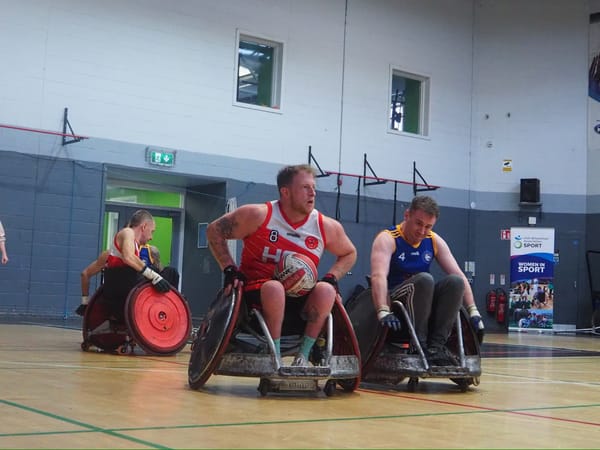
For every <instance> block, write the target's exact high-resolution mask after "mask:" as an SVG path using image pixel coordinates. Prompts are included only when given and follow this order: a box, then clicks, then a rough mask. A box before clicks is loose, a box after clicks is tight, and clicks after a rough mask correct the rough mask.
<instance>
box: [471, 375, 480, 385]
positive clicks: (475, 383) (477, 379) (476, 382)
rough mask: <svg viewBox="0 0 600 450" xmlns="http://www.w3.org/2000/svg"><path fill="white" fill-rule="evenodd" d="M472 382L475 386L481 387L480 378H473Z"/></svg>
mask: <svg viewBox="0 0 600 450" xmlns="http://www.w3.org/2000/svg"><path fill="white" fill-rule="evenodd" d="M471 380H472V381H473V386H479V383H480V382H481V380H480V379H479V377H473V378H471Z"/></svg>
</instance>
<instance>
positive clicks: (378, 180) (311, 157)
mask: <svg viewBox="0 0 600 450" xmlns="http://www.w3.org/2000/svg"><path fill="white" fill-rule="evenodd" d="M311 163H314V164H315V165H316V166H317V168H318V170H319V172H320V173H319V174H318V175H317V177H327V176H329V175H337V200H336V207H335V218H336V220H339V218H340V210H339V207H340V192H341V189H340V186H341V185H342V176H346V177H354V178H358V186H357V190H356V192H357V193H356V223H358V222H359V213H360V185H361V181H362V184H363V186H373V185H378V184H385V183H387V182H388V181H389V182H393V183H394V211H393V218H392V224H393V225H394V224H396V202H397V199H398V192H397V188H398V184H408V185H412V187H413V194H414V195H416V193H417V192H421V191H434V190H436V189H439V186H434V185H431V184H428V183H427V181H425V179H424V178H423V176H422V175H421V173H420V172H419V171H418V170H417V167H416V163H415V162H414V161H413V181H412V182H410V181H400V180H393V179H390V178H381V177H378V176H377V175H376V174H375V171H374V170H373V167H371V164H369V161H368V160H367V154H366V153H365V154H364V158H363V174H362V175H357V174H352V173H343V172H332V171H329V170H327V171H324V170H322V169H321V166H319V163H317V160H316V159H315V157H314V155H313V153H312V148H311V146H309V147H308V164H311ZM367 168H368V169H369V171H370V173H371V175H367ZM417 174H418V175H419V178H420V179H421V180H422V181H423V183H417V180H416V175H417ZM367 180H373V181H367ZM419 186H421V187H419Z"/></svg>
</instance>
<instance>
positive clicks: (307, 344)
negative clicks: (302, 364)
mask: <svg viewBox="0 0 600 450" xmlns="http://www.w3.org/2000/svg"><path fill="white" fill-rule="evenodd" d="M316 340H317V338H312V337H309V336H307V335H304V336H303V337H302V343H301V344H300V351H299V352H300V353H302V354H303V355H304V357H305V358H306V359H307V360H308V354H309V353H310V349H311V348H312V346H313V345H314V344H315V341H316Z"/></svg>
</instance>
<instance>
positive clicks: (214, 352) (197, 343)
mask: <svg viewBox="0 0 600 450" xmlns="http://www.w3.org/2000/svg"><path fill="white" fill-rule="evenodd" d="M241 302H242V298H241V293H240V292H239V291H233V290H232V292H231V293H230V294H229V295H225V293H224V292H223V290H221V291H219V293H218V294H217V298H216V299H215V300H214V301H213V302H212V304H211V305H210V307H209V308H208V312H207V313H206V316H205V317H204V320H203V321H202V323H201V324H200V327H199V328H198V332H197V333H196V337H195V339H194V342H193V343H192V354H191V355H190V362H189V364H188V383H189V385H190V387H191V388H192V389H200V388H201V387H202V386H204V384H205V383H206V381H207V380H208V379H209V378H210V376H211V375H212V373H213V372H214V371H215V370H216V368H217V367H218V365H219V363H220V362H221V358H222V357H223V354H224V353H225V349H226V348H227V345H228V344H229V340H230V339H231V336H232V334H233V331H234V329H235V326H236V324H237V320H238V315H239V312H240V304H241Z"/></svg>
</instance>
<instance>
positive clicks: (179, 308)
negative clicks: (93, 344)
mask: <svg viewBox="0 0 600 450" xmlns="http://www.w3.org/2000/svg"><path fill="white" fill-rule="evenodd" d="M125 320H126V322H127V327H128V328H129V331H130V333H131V336H132V337H133V339H134V341H135V342H136V343H137V344H138V345H139V346H140V348H142V349H143V350H144V351H145V352H146V353H150V354H154V355H174V354H176V353H178V352H179V351H181V350H182V349H183V347H185V345H186V344H187V342H188V339H189V337H190V334H191V331H192V318H191V313H190V309H189V306H188V304H187V302H186V300H185V299H184V298H183V297H182V296H181V294H180V293H179V292H178V291H176V290H174V289H171V290H169V291H168V292H164V293H162V292H158V291H157V290H156V289H154V287H153V286H152V285H151V284H150V283H149V282H147V281H144V282H142V283H140V284H138V285H137V286H136V287H134V288H133V289H132V290H131V292H130V293H129V296H128V297H127V303H126V306H125Z"/></svg>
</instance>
